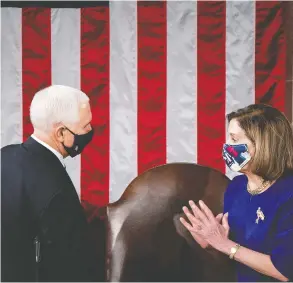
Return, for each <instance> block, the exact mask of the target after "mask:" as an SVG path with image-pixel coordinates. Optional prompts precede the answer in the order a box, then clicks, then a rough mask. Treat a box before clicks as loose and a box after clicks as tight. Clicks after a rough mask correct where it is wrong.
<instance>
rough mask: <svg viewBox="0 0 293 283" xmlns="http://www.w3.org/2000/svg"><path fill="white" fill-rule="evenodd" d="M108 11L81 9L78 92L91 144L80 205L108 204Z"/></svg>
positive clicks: (85, 158)
mask: <svg viewBox="0 0 293 283" xmlns="http://www.w3.org/2000/svg"><path fill="white" fill-rule="evenodd" d="M109 30H110V29H109V8H108V7H97V8H82V9H81V55H80V56H81V89H82V91H84V92H85V93H86V94H87V95H88V96H89V97H90V104H91V110H92V117H93V119H92V127H93V128H94V130H95V134H94V137H93V140H92V142H91V143H90V144H89V145H88V146H87V147H86V148H85V150H84V152H83V153H82V155H81V201H82V203H83V204H84V205H85V204H88V203H89V204H92V205H98V206H103V205H106V204H108V202H109V158H110V153H109V150H110V149H109V147H110V146H109V144H110V136H109V135H110V131H109V127H110V105H109V100H110V99H109V64H110V46H109V36H110V35H109Z"/></svg>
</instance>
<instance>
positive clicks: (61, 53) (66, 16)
mask: <svg viewBox="0 0 293 283" xmlns="http://www.w3.org/2000/svg"><path fill="white" fill-rule="evenodd" d="M51 25H52V39H51V44H52V84H61V85H68V86H71V87H74V88H78V89H80V9H52V10H51ZM65 164H66V170H67V172H68V174H69V176H70V178H71V180H72V182H73V184H74V186H75V188H76V191H77V193H78V195H79V197H80V173H81V171H80V167H81V166H80V155H78V156H76V157H74V158H71V157H67V158H66V159H65Z"/></svg>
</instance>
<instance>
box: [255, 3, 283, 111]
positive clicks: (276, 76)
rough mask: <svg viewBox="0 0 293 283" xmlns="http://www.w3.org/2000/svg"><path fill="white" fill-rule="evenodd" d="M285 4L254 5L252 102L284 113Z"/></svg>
mask: <svg viewBox="0 0 293 283" xmlns="http://www.w3.org/2000/svg"><path fill="white" fill-rule="evenodd" d="M284 19H285V17H284V5H283V3H282V2H280V1H265V2H263V1H257V2H256V27H255V29H256V36H255V100H256V103H260V102H261V103H266V104H270V105H272V106H274V107H276V108H278V109H279V110H281V111H285V90H286V41H285V24H284Z"/></svg>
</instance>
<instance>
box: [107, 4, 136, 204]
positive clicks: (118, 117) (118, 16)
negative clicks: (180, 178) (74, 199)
mask: <svg viewBox="0 0 293 283" xmlns="http://www.w3.org/2000/svg"><path fill="white" fill-rule="evenodd" d="M136 9H137V7H136V2H133V1H130V2H128V1H114V2H110V117H111V118H110V189H109V201H110V202H114V201H116V200H118V199H119V198H120V196H121V194H122V193H123V192H124V190H125V188H126V187H127V185H128V184H129V183H130V182H131V181H132V180H133V179H134V178H135V177H136V176H137V122H136V121H137V12H136V11H137V10H136Z"/></svg>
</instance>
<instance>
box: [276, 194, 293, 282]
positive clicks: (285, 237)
mask: <svg viewBox="0 0 293 283" xmlns="http://www.w3.org/2000/svg"><path fill="white" fill-rule="evenodd" d="M271 260H272V263H273V264H274V266H275V267H276V269H278V271H279V272H280V273H282V274H283V275H284V276H286V277H287V278H288V279H289V281H292V280H293V196H291V197H290V198H289V199H288V200H287V201H286V202H285V203H284V204H283V205H282V207H280V211H279V213H278V216H277V223H276V232H275V238H274V242H273V248H272V251H271Z"/></svg>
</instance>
